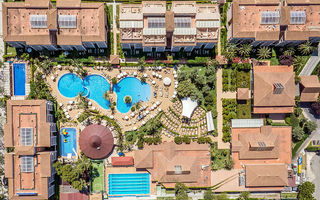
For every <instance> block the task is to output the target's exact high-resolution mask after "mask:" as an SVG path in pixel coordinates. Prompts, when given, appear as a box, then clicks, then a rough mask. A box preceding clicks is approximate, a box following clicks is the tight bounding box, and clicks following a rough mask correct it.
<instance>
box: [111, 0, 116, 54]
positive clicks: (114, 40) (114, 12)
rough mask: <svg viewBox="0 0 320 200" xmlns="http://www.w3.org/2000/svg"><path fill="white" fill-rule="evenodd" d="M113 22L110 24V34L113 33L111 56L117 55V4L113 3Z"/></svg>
mask: <svg viewBox="0 0 320 200" xmlns="http://www.w3.org/2000/svg"><path fill="white" fill-rule="evenodd" d="M112 10H113V22H112V32H113V54H114V55H117V4H116V3H115V2H113V4H112Z"/></svg>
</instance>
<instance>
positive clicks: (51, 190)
mask: <svg viewBox="0 0 320 200" xmlns="http://www.w3.org/2000/svg"><path fill="white" fill-rule="evenodd" d="M48 191H49V192H48V197H51V196H52V195H54V185H51V186H49V189H48Z"/></svg>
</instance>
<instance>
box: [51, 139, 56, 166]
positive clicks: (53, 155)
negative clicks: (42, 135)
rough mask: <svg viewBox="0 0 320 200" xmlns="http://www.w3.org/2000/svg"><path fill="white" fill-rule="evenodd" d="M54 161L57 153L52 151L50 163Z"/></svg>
mask: <svg viewBox="0 0 320 200" xmlns="http://www.w3.org/2000/svg"><path fill="white" fill-rule="evenodd" d="M54 137H56V136H54ZM56 160H57V152H56V151H53V152H51V162H52V161H56Z"/></svg>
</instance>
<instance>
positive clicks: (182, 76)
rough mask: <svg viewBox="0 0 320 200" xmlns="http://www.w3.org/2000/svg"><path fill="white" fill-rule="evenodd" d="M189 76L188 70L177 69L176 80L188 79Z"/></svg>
mask: <svg viewBox="0 0 320 200" xmlns="http://www.w3.org/2000/svg"><path fill="white" fill-rule="evenodd" d="M189 76H190V73H189V72H187V71H179V72H178V81H179V82H181V81H185V80H188V79H189Z"/></svg>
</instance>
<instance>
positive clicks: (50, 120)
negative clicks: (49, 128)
mask: <svg viewBox="0 0 320 200" xmlns="http://www.w3.org/2000/svg"><path fill="white" fill-rule="evenodd" d="M47 122H53V115H52V114H47Z"/></svg>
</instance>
